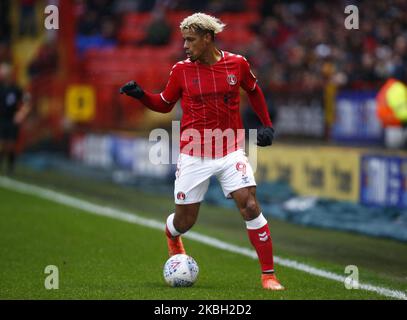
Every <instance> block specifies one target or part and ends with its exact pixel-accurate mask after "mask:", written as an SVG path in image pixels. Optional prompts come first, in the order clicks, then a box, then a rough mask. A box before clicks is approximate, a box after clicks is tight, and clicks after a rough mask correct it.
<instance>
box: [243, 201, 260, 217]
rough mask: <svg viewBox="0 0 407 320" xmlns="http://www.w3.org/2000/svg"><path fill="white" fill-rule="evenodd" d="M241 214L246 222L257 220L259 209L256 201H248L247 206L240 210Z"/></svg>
mask: <svg viewBox="0 0 407 320" xmlns="http://www.w3.org/2000/svg"><path fill="white" fill-rule="evenodd" d="M240 212H241V213H242V215H243V218H244V219H245V220H252V219H255V218H257V216H258V215H259V209H258V206H257V202H256V200H255V199H248V200H247V201H246V203H245V206H244V207H243V208H241V209H240Z"/></svg>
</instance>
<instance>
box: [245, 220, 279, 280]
mask: <svg viewBox="0 0 407 320" xmlns="http://www.w3.org/2000/svg"><path fill="white" fill-rule="evenodd" d="M256 219H257V218H256ZM263 219H264V218H263ZM247 233H248V234H249V239H250V242H251V243H252V245H253V247H254V248H255V249H256V252H257V256H258V258H259V262H260V266H261V271H262V272H264V273H273V272H274V261H273V244H272V241H271V236H270V229H269V226H268V224H267V221H266V224H265V225H263V226H262V227H260V228H257V229H247Z"/></svg>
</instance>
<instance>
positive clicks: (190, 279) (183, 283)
mask: <svg viewBox="0 0 407 320" xmlns="http://www.w3.org/2000/svg"><path fill="white" fill-rule="evenodd" d="M163 273H164V279H165V282H167V283H168V284H169V285H170V286H171V287H190V286H192V285H193V284H194V283H195V281H196V278H197V277H198V273H199V267H198V264H197V263H196V261H195V260H194V259H193V258H192V257H190V256H188V255H186V254H176V255H173V256H172V257H170V258H169V259H168V260H167V262H166V263H165V265H164V272H163Z"/></svg>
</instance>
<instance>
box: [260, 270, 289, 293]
mask: <svg viewBox="0 0 407 320" xmlns="http://www.w3.org/2000/svg"><path fill="white" fill-rule="evenodd" d="M261 284H262V285H263V288H264V289H268V290H284V289H285V288H284V287H283V286H282V285H281V284H280V282H278V280H277V278H276V276H275V275H274V274H267V273H263V274H262V275H261Z"/></svg>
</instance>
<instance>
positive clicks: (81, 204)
mask: <svg viewBox="0 0 407 320" xmlns="http://www.w3.org/2000/svg"><path fill="white" fill-rule="evenodd" d="M0 186H2V187H3V188H7V189H11V190H14V191H18V192H21V193H25V194H30V195H35V196H37V197H40V198H43V199H47V200H50V201H53V202H57V203H60V204H63V205H67V206H70V207H73V208H77V209H79V210H82V211H86V212H88V213H91V214H95V215H98V216H105V217H109V218H113V219H117V220H121V221H126V222H129V223H134V224H138V225H142V226H146V227H150V228H153V229H159V230H164V229H165V225H164V223H162V222H160V221H157V220H153V219H147V218H142V217H140V216H137V215H135V214H134V213H131V212H128V211H123V210H119V209H114V208H110V207H106V206H101V205H98V204H94V203H91V202H89V201H85V200H80V199H78V198H75V197H72V196H68V195H66V194H63V193H59V192H56V191H52V190H49V189H45V188H42V187H38V186H35V185H31V184H27V183H23V182H19V181H16V180H13V179H10V178H6V177H0ZM183 237H185V238H188V239H192V240H195V241H197V242H200V243H204V244H207V245H209V246H212V247H215V248H218V249H222V250H225V251H229V252H234V253H237V254H240V255H243V256H246V257H250V258H253V259H257V254H256V252H255V251H254V250H251V249H249V248H245V247H240V246H237V245H234V244H231V243H227V242H224V241H222V240H219V239H216V238H213V237H209V236H205V235H203V234H200V233H197V232H193V231H189V232H188V233H186V234H184V235H183ZM274 261H275V262H276V263H277V264H279V265H281V266H285V267H288V268H292V269H296V270H300V271H303V272H306V273H309V274H312V275H315V276H318V277H321V278H326V279H330V280H334V281H338V282H342V283H344V281H345V279H346V277H345V276H343V275H340V274H336V273H333V272H330V271H326V270H323V269H318V268H315V267H312V266H310V265H307V264H304V263H300V262H297V261H295V260H290V259H284V258H280V257H277V256H275V257H274ZM359 288H360V289H362V290H366V291H372V292H375V293H377V294H379V295H382V296H386V297H390V298H395V299H401V300H407V295H406V293H405V292H403V291H398V290H392V289H388V288H383V287H378V286H374V285H372V284H368V283H359Z"/></svg>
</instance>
